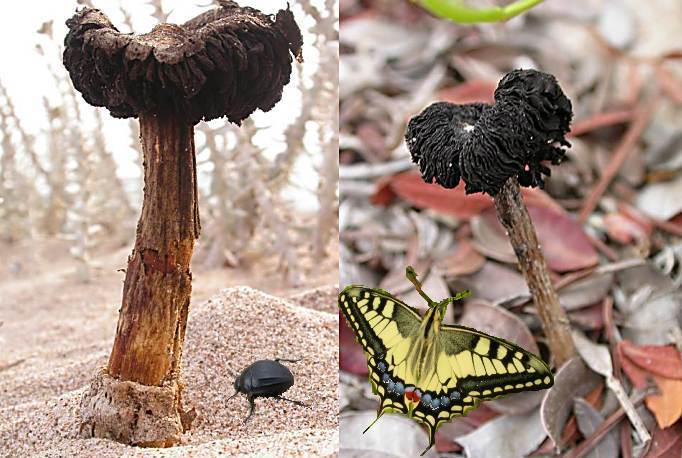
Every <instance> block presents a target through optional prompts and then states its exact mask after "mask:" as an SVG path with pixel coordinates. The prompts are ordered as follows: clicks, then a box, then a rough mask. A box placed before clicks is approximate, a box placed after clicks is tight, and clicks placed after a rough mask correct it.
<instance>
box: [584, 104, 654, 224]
mask: <svg viewBox="0 0 682 458" xmlns="http://www.w3.org/2000/svg"><path fill="white" fill-rule="evenodd" d="M658 103H659V97H658V96H654V99H653V100H652V101H650V102H649V103H648V104H647V105H646V106H645V107H644V108H641V109H639V110H637V113H636V114H635V117H634V121H633V123H632V124H631V125H630V128H629V129H628V131H627V132H626V133H625V136H623V139H622V140H621V142H620V144H619V145H618V147H617V148H616V151H615V152H614V153H613V156H612V157H611V161H610V162H609V164H608V165H607V166H606V168H605V169H604V173H603V174H602V176H601V178H600V179H599V181H598V182H597V184H596V185H595V186H594V187H593V188H592V190H591V191H590V194H589V195H588V197H587V199H585V203H584V204H583V207H582V209H581V210H580V214H579V216H578V220H579V221H580V222H581V223H584V222H585V221H586V220H587V217H588V216H590V214H591V213H592V212H593V211H594V209H595V208H596V207H597V204H598V202H599V199H601V197H602V195H603V194H604V192H605V191H606V189H607V188H608V187H609V184H610V183H611V181H612V180H613V178H614V177H615V176H616V174H617V173H618V171H619V170H620V168H621V167H622V166H623V164H624V163H625V160H626V159H627V158H628V156H629V155H630V153H631V151H632V150H633V148H634V146H635V143H637V140H639V138H640V136H641V135H642V132H644V129H646V127H647V125H648V124H649V121H650V120H651V117H652V116H653V114H654V111H655V110H656V107H657V106H658Z"/></svg>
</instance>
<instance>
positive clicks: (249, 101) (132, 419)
mask: <svg viewBox="0 0 682 458" xmlns="http://www.w3.org/2000/svg"><path fill="white" fill-rule="evenodd" d="M219 3H220V5H221V6H220V7H219V8H215V9H212V10H209V11H207V12H205V13H203V14H200V15H199V16H197V17H195V18H194V19H192V20H190V21H187V22H186V23H184V24H182V25H175V24H159V25H157V26H156V27H154V29H153V30H152V31H151V32H149V33H147V34H143V35H134V34H123V33H120V32H119V31H118V30H117V29H116V28H115V27H114V26H113V25H112V24H111V22H110V21H109V20H108V19H107V17H106V16H105V15H104V14H103V13H102V12H101V11H99V10H97V9H91V8H85V9H83V10H81V11H79V12H77V13H76V14H75V15H74V16H73V17H72V18H71V19H69V20H68V21H67V26H68V28H69V32H68V34H67V35H66V39H65V50H64V65H65V67H66V69H67V70H68V72H69V75H70V76H71V80H72V82H73V85H74V87H75V88H76V89H77V90H78V91H80V92H81V93H82V95H83V98H84V99H85V100H86V101H87V102H88V103H90V104H91V105H94V106H102V107H106V108H107V109H108V110H109V112H110V113H111V114H112V116H114V117H118V118H128V117H138V118H139V122H140V138H141V142H142V150H143V154H144V201H143V205H142V214H141V216H140V220H139V222H138V226H137V236H136V239H135V247H134V249H133V252H132V254H131V255H130V257H129V258H128V268H127V270H126V277H125V283H124V287H123V301H122V305H121V309H120V314H119V320H118V327H117V330H116V338H115V341H114V346H113V349H112V352H111V355H110V357H109V363H108V365H107V368H106V370H105V371H104V372H103V373H102V374H100V375H98V376H97V377H96V379H95V380H94V381H93V383H92V385H91V387H90V389H89V390H88V392H87V393H86V394H85V396H84V398H83V401H82V406H81V407H82V409H81V410H82V429H81V430H82V431H83V432H84V433H85V434H86V435H90V436H92V435H94V436H97V437H109V438H113V439H116V440H119V441H122V442H125V443H129V444H138V445H152V446H170V445H173V444H174V443H177V441H178V440H179V436H180V434H181V433H182V431H183V429H186V428H187V427H188V423H189V419H190V416H189V415H184V413H183V411H182V406H181V402H180V394H181V393H180V392H181V385H180V384H179V379H180V362H181V355H182V345H183V341H184V335H185V327H186V324H187V316H188V312H189V302H190V293H191V289H192V274H191V272H190V268H189V264H190V259H191V257H192V251H193V248H194V242H195V239H196V238H197V237H198V236H199V229H200V224H199V211H198V205H197V197H198V196H197V174H196V159H195V149H194V125H195V124H196V123H198V122H199V121H201V120H206V121H208V120H211V119H215V118H219V117H227V118H228V120H230V121H231V122H233V123H236V124H239V123H240V122H241V121H242V120H243V119H245V118H246V117H248V116H249V115H250V114H251V113H252V112H253V111H254V110H256V109H261V110H263V111H268V110H270V109H271V108H272V107H273V106H274V105H275V104H276V103H277V102H278V101H279V100H280V99H281V97H282V89H283V87H284V86H285V85H286V84H287V83H288V82H289V78H290V74H291V64H292V55H293V56H294V57H296V58H297V59H299V60H300V59H301V46H302V38H301V33H300V30H299V28H298V26H297V25H296V23H295V22H294V18H293V14H292V13H291V11H290V10H289V9H287V10H280V11H279V12H278V13H277V14H276V15H275V16H274V17H271V16H268V15H265V14H263V13H261V12H260V11H258V10H255V9H253V8H241V7H239V6H238V5H237V4H236V3H235V2H233V1H229V0H221V1H220V2H219ZM183 423H184V424H183Z"/></svg>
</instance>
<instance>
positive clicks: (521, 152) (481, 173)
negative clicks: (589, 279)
mask: <svg viewBox="0 0 682 458" xmlns="http://www.w3.org/2000/svg"><path fill="white" fill-rule="evenodd" d="M572 116H573V113H572V107H571V102H570V100H568V98H567V97H566V96H565V95H564V93H563V91H562V90H561V87H560V86H559V84H558V83H557V81H556V79H555V78H554V77H553V76H552V75H549V74H547V73H542V72H538V71H535V70H514V71H512V72H510V73H508V74H507V75H505V76H504V78H502V80H501V81H500V83H499V85H498V87H497V89H496V90H495V103H494V104H493V105H487V104H483V103H473V104H466V105H455V104H452V103H447V102H437V103H434V104H432V105H430V106H429V107H427V108H426V109H425V110H424V111H422V113H420V114H419V115H417V116H415V117H414V118H412V119H411V120H410V122H409V124H408V128H407V132H406V134H405V139H406V142H407V146H408V148H409V150H410V154H411V155H412V160H413V161H414V162H415V163H417V164H418V165H419V168H420V170H421V173H422V178H423V179H424V181H426V182H427V183H432V182H433V181H435V182H436V183H438V184H439V185H441V186H443V187H445V188H454V187H455V186H457V184H458V183H459V181H460V179H462V180H463V181H464V183H465V189H466V193H467V194H471V193H475V192H483V193H487V194H489V195H490V196H492V197H493V198H494V201H495V208H496V210H497V215H498V218H499V219H500V221H501V222H502V224H503V225H504V227H505V228H506V229H507V232H508V235H509V240H510V242H511V244H512V247H513V248H514V251H515V253H516V257H517V258H518V261H519V268H520V269H521V272H522V273H523V276H524V278H525V279H526V282H527V284H528V287H529V290H530V292H531V295H532V296H533V301H534V302H535V305H536V307H537V309H538V312H539V316H540V319H541V321H542V326H543V329H544V331H545V335H546V336H547V341H548V345H549V347H550V351H551V352H552V355H553V356H554V359H555V363H556V366H557V367H558V366H561V364H563V363H564V362H565V361H567V360H568V359H569V358H570V357H572V356H573V355H575V354H576V351H575V347H574V345H573V339H572V337H571V334H570V324H569V321H568V317H567V316H566V313H565V311H564V310H563V308H561V306H560V304H559V299H558V296H557V294H556V291H555V289H554V286H553V285H552V282H551V280H550V278H549V272H548V269H547V265H546V262H545V259H544V256H543V255H542V251H541V250H540V247H539V244H538V239H537V235H536V233H535V229H534V228H533V223H532V221H531V219H530V216H529V215H528V211H527V210H526V206H525V204H524V203H523V200H522V198H521V194H520V189H519V184H520V185H522V186H530V187H535V186H540V187H542V186H543V184H544V176H545V175H546V176H549V175H550V173H551V171H550V169H549V167H547V165H546V163H547V162H549V163H552V164H555V165H558V164H560V163H561V161H562V160H563V158H564V156H565V150H564V148H563V147H564V146H570V144H569V143H568V142H567V141H566V139H565V135H566V133H567V132H568V131H569V125H570V121H571V118H572Z"/></svg>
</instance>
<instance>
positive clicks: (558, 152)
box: [405, 70, 573, 196]
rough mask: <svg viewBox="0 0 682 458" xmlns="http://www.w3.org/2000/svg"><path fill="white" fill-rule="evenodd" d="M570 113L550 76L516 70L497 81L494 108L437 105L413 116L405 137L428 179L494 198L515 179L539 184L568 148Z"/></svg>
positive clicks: (446, 103)
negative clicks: (461, 186) (460, 185)
mask: <svg viewBox="0 0 682 458" xmlns="http://www.w3.org/2000/svg"><path fill="white" fill-rule="evenodd" d="M572 117H573V112H572V108H571V101H570V100H568V98H567V97H566V96H565V95H564V93H563V91H562V90H561V87H559V84H558V83H557V81H556V79H555V78H554V76H552V75H549V74H547V73H542V72H539V71H536V70H514V71H512V72H510V73H508V74H507V75H505V77H504V78H502V80H501V81H500V83H499V85H498V86H497V89H496V90H495V103H494V104H493V105H488V104H483V103H474V104H467V105H455V104H452V103H448V102H436V103H434V104H432V105H430V106H429V107H427V108H426V109H425V110H424V111H422V112H421V113H420V114H419V115H417V116H415V117H414V118H412V119H411V120H410V122H409V124H408V126H407V132H406V134H405V140H406V142H407V146H408V148H409V150H410V154H411V155H412V160H413V161H414V162H415V163H416V164H418V165H419V168H420V170H421V173H422V178H423V179H424V181H426V182H427V183H431V182H432V181H433V180H434V179H435V180H436V183H438V184H440V185H441V186H443V187H445V188H454V187H455V186H457V184H458V183H459V180H460V178H461V179H462V180H463V181H464V183H465V186H466V193H467V194H471V193H475V192H485V193H488V194H490V195H491V196H495V195H496V194H497V193H498V192H499V191H500V189H501V187H502V185H504V183H505V182H506V181H507V179H509V178H510V177H512V176H517V177H518V180H519V183H520V184H521V185H522V186H531V187H535V186H540V187H542V186H543V184H544V177H543V175H547V176H549V175H550V173H551V171H550V169H549V168H548V167H547V166H546V165H544V164H543V162H544V161H549V162H551V163H552V164H555V165H556V164H559V163H561V161H562V160H563V159H564V156H565V154H566V150H565V149H564V148H562V146H567V147H568V146H570V144H569V143H568V142H567V141H566V138H565V135H566V133H568V131H569V130H570V128H569V125H570V123H571V118H572Z"/></svg>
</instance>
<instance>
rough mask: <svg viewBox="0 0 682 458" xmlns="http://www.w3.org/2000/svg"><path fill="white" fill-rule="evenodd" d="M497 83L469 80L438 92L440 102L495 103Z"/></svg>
mask: <svg viewBox="0 0 682 458" xmlns="http://www.w3.org/2000/svg"><path fill="white" fill-rule="evenodd" d="M496 87H497V82H495V81H484V80H467V81H465V82H463V83H461V84H458V85H457V86H453V87H447V88H444V89H441V90H440V91H439V92H438V100H442V101H444V102H450V103H457V104H463V103H474V102H483V103H493V93H494V92H495V88H496Z"/></svg>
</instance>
